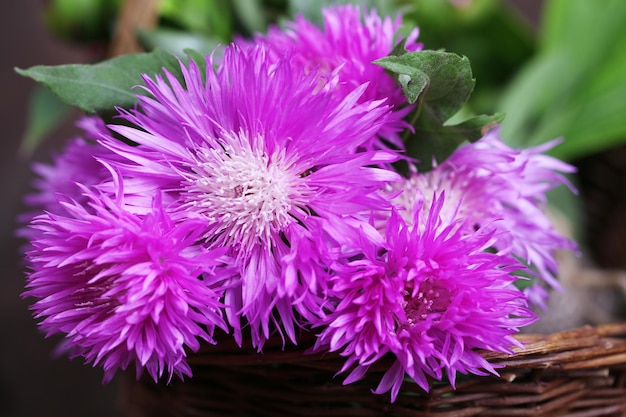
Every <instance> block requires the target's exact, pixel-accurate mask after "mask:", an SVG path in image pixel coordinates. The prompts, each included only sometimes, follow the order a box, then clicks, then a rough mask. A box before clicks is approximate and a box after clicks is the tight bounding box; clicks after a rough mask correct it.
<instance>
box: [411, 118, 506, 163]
mask: <svg viewBox="0 0 626 417" xmlns="http://www.w3.org/2000/svg"><path fill="white" fill-rule="evenodd" d="M503 119H504V114H502V113H500V114H495V115H489V116H487V115H480V116H474V117H472V118H470V119H467V120H465V121H463V122H461V123H459V124H456V125H451V126H449V125H441V124H438V123H435V122H434V119H432V118H423V119H421V120H418V122H417V123H416V124H415V126H414V128H415V133H411V135H410V136H409V137H408V138H407V140H406V151H407V154H408V155H409V156H411V157H412V158H415V159H417V160H418V163H417V164H416V165H417V168H418V170H419V171H420V172H426V171H428V170H430V169H432V168H433V163H441V162H442V161H445V160H446V159H447V158H448V157H449V156H450V155H451V154H452V153H453V152H454V151H455V150H456V149H457V148H458V147H459V146H460V145H462V144H463V143H466V142H475V141H477V140H478V139H480V138H481V137H482V136H483V134H484V133H485V132H484V131H485V129H486V128H487V127H488V126H491V125H495V124H498V123H500V122H502V120H503Z"/></svg>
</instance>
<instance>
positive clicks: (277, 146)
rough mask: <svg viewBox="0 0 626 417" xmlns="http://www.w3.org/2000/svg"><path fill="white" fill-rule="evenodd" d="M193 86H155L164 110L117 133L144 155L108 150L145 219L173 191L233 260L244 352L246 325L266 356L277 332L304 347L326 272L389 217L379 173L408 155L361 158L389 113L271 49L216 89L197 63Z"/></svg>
mask: <svg viewBox="0 0 626 417" xmlns="http://www.w3.org/2000/svg"><path fill="white" fill-rule="evenodd" d="M203 70H204V69H203ZM182 72H183V76H184V86H185V87H183V85H181V83H180V82H179V81H178V80H176V79H175V78H174V77H173V76H172V75H171V74H169V73H166V75H165V79H164V78H163V77H160V76H158V77H156V78H155V79H154V80H152V79H150V78H147V77H146V78H145V82H146V87H145V89H146V91H147V92H148V93H150V95H151V96H152V97H146V96H140V97H139V100H140V105H139V108H138V111H134V112H128V113H126V114H125V115H124V117H125V118H126V119H127V121H129V122H130V123H131V124H132V125H134V126H122V125H119V126H116V125H112V126H109V127H110V129H112V130H114V131H115V132H117V133H118V134H120V135H122V136H124V137H125V138H127V139H128V140H129V141H131V142H134V143H135V144H136V146H129V145H127V144H125V143H124V142H121V141H119V140H117V139H115V138H109V139H107V140H103V141H102V143H103V144H104V145H105V146H107V147H109V148H110V149H111V150H113V151H114V152H115V153H116V154H118V155H119V156H121V157H123V158H125V160H126V161H125V162H119V161H118V162H116V161H112V162H111V164H112V165H113V166H115V167H116V168H117V169H119V170H120V172H121V173H122V174H123V176H124V177H125V179H124V182H125V184H126V187H125V192H126V194H125V199H126V201H127V202H128V205H129V206H133V207H134V208H133V210H134V211H136V212H138V213H141V212H144V211H145V210H147V209H148V208H149V205H148V204H149V201H150V198H151V197H150V196H151V195H153V194H154V193H155V192H156V191H157V190H162V191H163V192H164V197H163V201H164V205H166V206H167V208H168V211H169V212H170V213H171V216H172V217H173V218H174V220H175V221H184V220H185V219H188V218H197V219H201V220H202V221H203V224H202V227H201V236H200V238H201V243H202V244H203V245H204V246H205V247H206V248H208V249H217V248H228V249H229V254H230V255H231V256H232V257H233V258H234V259H235V266H236V268H237V269H238V271H239V278H238V279H237V280H235V281H233V282H230V283H229V285H228V287H227V289H226V294H225V302H226V303H227V315H228V318H229V322H230V324H231V325H232V326H233V327H234V328H235V336H236V338H237V339H238V340H239V341H241V334H240V330H241V327H242V326H243V325H244V324H246V322H247V324H249V325H250V330H251V332H252V340H253V343H254V345H255V346H257V347H259V348H260V346H262V344H263V341H264V340H265V339H266V338H267V337H269V334H270V332H271V330H272V325H275V326H274V327H275V328H277V329H278V330H281V331H284V332H285V333H286V334H287V335H288V337H289V338H290V339H291V340H293V341H294V342H295V330H294V329H295V326H296V325H298V323H300V322H301V321H300V318H301V317H303V318H304V320H307V319H310V318H313V317H316V316H318V315H320V314H322V309H321V307H320V304H321V303H322V302H323V301H322V299H321V298H320V297H321V294H322V292H323V289H324V287H325V285H324V282H325V279H326V278H325V277H326V275H327V264H328V262H329V259H330V258H332V257H333V256H334V255H333V253H335V252H337V251H338V250H339V247H340V245H342V244H345V243H346V242H347V239H348V240H349V237H350V236H351V235H352V233H351V232H350V230H355V228H356V226H353V225H352V223H358V221H360V219H361V217H362V216H363V214H364V215H365V216H369V215H370V212H371V211H372V210H379V209H383V208H385V207H388V205H389V202H388V201H386V200H385V199H383V198H382V197H381V196H380V195H379V194H378V190H379V189H380V188H381V187H383V186H384V185H385V184H386V182H387V181H389V180H397V179H398V176H397V174H395V173H394V172H391V171H388V170H384V169H380V168H372V166H375V165H382V164H387V163H389V162H391V161H393V160H395V159H396V158H397V154H395V153H392V152H390V151H357V149H362V146H361V145H363V144H364V143H365V142H367V141H368V140H370V138H371V137H372V135H374V134H375V133H376V132H377V131H378V130H379V128H380V127H381V126H382V125H383V124H384V123H385V121H386V118H387V115H388V113H389V108H388V106H384V105H382V104H381V102H380V101H376V102H370V101H362V100H361V95H362V94H363V92H364V90H365V88H366V87H365V86H364V85H363V86H360V87H357V88H355V89H354V91H352V92H351V93H350V94H348V95H346V96H344V95H338V94H336V92H335V89H336V87H337V85H338V80H337V79H336V78H333V79H331V80H329V82H328V83H327V84H325V85H323V86H320V85H319V83H318V81H317V80H316V78H315V77H314V76H313V75H304V74H303V73H302V72H301V71H299V70H298V69H297V68H294V67H293V66H292V65H291V63H290V57H289V56H286V57H284V59H280V60H274V59H272V60H270V59H268V51H267V49H266V48H265V47H263V46H258V47H255V48H245V49H240V48H239V47H237V46H231V47H228V48H226V50H225V51H224V58H223V61H221V63H220V66H219V68H218V69H217V70H214V69H213V62H212V59H211V58H208V61H207V63H206V77H203V75H202V71H201V70H200V68H198V67H197V65H196V64H194V63H191V64H189V66H188V67H187V66H182ZM166 80H167V81H166ZM241 319H243V320H242V321H241V322H240V320H241Z"/></svg>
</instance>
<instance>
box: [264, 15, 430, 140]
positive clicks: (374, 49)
mask: <svg viewBox="0 0 626 417" xmlns="http://www.w3.org/2000/svg"><path fill="white" fill-rule="evenodd" d="M322 13H323V17H324V27H323V28H320V27H318V26H316V25H314V24H313V23H311V22H309V21H307V20H306V19H305V18H304V17H302V16H298V17H297V18H296V20H295V21H293V22H288V23H286V25H285V26H286V27H285V28H284V29H281V28H278V27H275V26H274V27H271V28H270V29H269V30H268V33H267V35H263V36H261V35H257V37H256V38H255V41H256V42H261V43H267V44H269V45H270V46H271V48H272V51H273V52H274V54H275V55H277V56H283V55H284V54H285V53H286V51H288V52H289V53H294V52H295V56H294V57H293V65H295V66H297V67H301V68H304V70H305V71H306V72H313V73H315V74H316V76H317V77H318V79H319V80H320V81H321V82H326V80H328V79H332V78H333V77H334V75H335V73H338V75H339V83H338V85H337V87H336V88H337V93H339V94H343V95H349V94H350V93H351V92H352V91H353V90H354V89H356V88H358V87H360V86H361V85H363V84H365V83H367V88H366V89H365V92H364V93H363V95H362V96H361V97H360V101H367V100H384V101H385V102H386V103H387V104H388V105H390V106H391V107H392V109H393V112H392V113H391V115H390V118H389V119H388V120H387V122H386V123H385V124H384V125H383V126H382V127H381V128H380V129H379V130H378V132H377V133H378V135H377V136H375V137H373V138H372V141H370V142H368V143H367V144H366V146H368V147H370V148H381V147H387V146H388V145H385V144H384V142H381V141H380V139H381V138H382V139H383V140H385V141H387V142H388V143H390V144H391V145H393V146H395V147H396V148H398V149H403V148H404V144H403V142H402V140H401V138H400V136H399V134H398V133H399V132H402V131H404V130H405V129H407V128H410V126H409V125H408V124H407V123H406V122H405V121H404V120H403V119H404V116H406V115H407V114H408V112H409V111H410V110H411V107H410V106H406V99H405V97H404V94H403V92H402V89H401V88H400V86H399V85H398V84H397V83H396V81H395V80H394V79H393V78H392V77H391V76H390V75H389V74H387V73H386V72H385V70H384V69H383V68H382V67H380V66H378V65H375V64H374V63H373V61H375V60H377V59H380V58H383V57H386V56H388V55H389V54H391V52H392V51H393V49H394V48H395V47H396V46H397V45H398V44H399V43H400V41H401V39H400V36H399V34H398V30H399V28H400V25H401V23H402V16H400V15H398V16H397V17H396V18H395V19H392V18H390V17H385V18H384V19H383V18H381V17H380V16H379V15H378V14H377V12H376V11H375V10H370V11H369V12H368V11H366V10H365V9H364V8H362V7H359V6H355V5H342V6H333V7H329V8H326V9H323V10H322ZM417 35H418V30H417V29H414V30H413V31H412V32H411V33H410V34H409V36H408V37H407V38H406V39H405V44H404V46H405V48H406V50H408V51H417V50H420V49H421V48H422V45H421V44H419V43H416V42H415V40H416V38H417Z"/></svg>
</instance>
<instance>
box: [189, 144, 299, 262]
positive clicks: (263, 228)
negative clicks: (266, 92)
mask: <svg viewBox="0 0 626 417" xmlns="http://www.w3.org/2000/svg"><path fill="white" fill-rule="evenodd" d="M235 142H236V143H235V144H234V145H235V146H233V147H229V148H226V147H225V148H213V149H202V150H200V151H199V152H198V154H197V158H198V162H197V166H196V167H194V171H195V174H194V175H191V176H189V178H188V181H190V184H189V186H188V187H186V192H185V197H186V200H187V205H188V206H189V205H191V206H194V207H195V209H196V211H199V212H200V213H201V214H202V215H203V216H205V217H206V218H207V220H208V221H209V234H210V236H208V240H209V241H210V242H211V243H212V245H213V246H222V245H228V246H234V247H237V248H240V249H242V250H244V251H245V250H246V249H250V248H251V247H252V246H254V245H256V244H259V243H260V244H262V245H263V246H264V247H266V248H267V247H271V245H272V241H273V240H272V239H273V238H276V237H277V236H278V233H279V232H280V230H281V229H283V228H284V227H285V226H287V225H288V224H290V223H291V222H294V221H296V219H295V218H294V217H293V216H292V214H291V211H292V210H293V209H294V208H295V206H296V205H298V206H300V205H304V204H303V203H304V201H303V195H302V193H301V192H299V191H300V189H302V188H303V185H302V178H301V176H300V175H299V174H298V173H296V172H294V170H293V168H292V167H291V164H289V163H287V161H285V158H284V154H280V153H276V154H274V155H272V156H271V158H270V157H269V156H268V155H266V154H265V153H264V152H263V151H262V150H259V149H251V146H250V144H248V143H246V141H239V140H237V141H235ZM257 142H258V141H257ZM229 145H230V144H229ZM298 203H300V204H298ZM198 209H199V210H198Z"/></svg>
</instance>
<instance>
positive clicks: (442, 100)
mask: <svg viewBox="0 0 626 417" xmlns="http://www.w3.org/2000/svg"><path fill="white" fill-rule="evenodd" d="M374 63H375V64H378V65H380V66H381V67H383V68H385V69H387V70H389V71H391V72H392V73H394V74H395V75H396V79H397V80H398V82H399V83H400V85H401V86H402V90H403V91H404V94H405V96H406V98H407V101H408V102H409V103H410V104H412V103H415V102H417V101H418V99H421V97H420V96H421V95H422V94H424V97H423V102H422V103H421V105H423V106H425V109H424V110H425V111H428V112H429V113H430V114H432V116H433V117H435V118H437V119H438V120H439V121H441V123H443V122H445V121H446V120H448V119H449V118H451V117H452V116H454V115H455V114H456V113H457V112H458V111H459V110H461V108H462V107H463V105H464V104H465V102H466V101H467V99H468V98H469V96H470V94H471V92H472V90H473V89H474V79H473V78H472V69H471V66H470V63H469V60H468V59H467V58H466V57H461V56H459V55H457V54H453V53H449V52H441V51H421V52H408V53H405V54H403V55H400V56H388V57H385V58H381V59H379V60H376V61H374Z"/></svg>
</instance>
